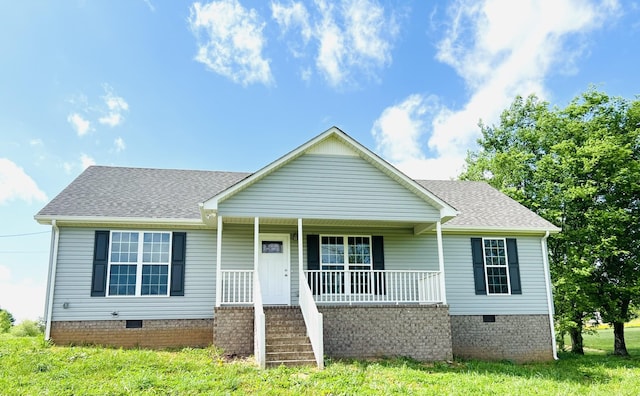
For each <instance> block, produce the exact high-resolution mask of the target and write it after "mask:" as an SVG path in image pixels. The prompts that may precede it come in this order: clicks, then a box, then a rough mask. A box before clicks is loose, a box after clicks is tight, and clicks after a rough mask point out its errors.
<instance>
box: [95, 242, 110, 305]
mask: <svg viewBox="0 0 640 396" xmlns="http://www.w3.org/2000/svg"><path fill="white" fill-rule="evenodd" d="M108 266H109V231H96V233H95V239H94V243H93V275H92V276H91V297H104V296H105V295H106V292H107V267H108Z"/></svg>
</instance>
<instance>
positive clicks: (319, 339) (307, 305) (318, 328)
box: [299, 278, 324, 369]
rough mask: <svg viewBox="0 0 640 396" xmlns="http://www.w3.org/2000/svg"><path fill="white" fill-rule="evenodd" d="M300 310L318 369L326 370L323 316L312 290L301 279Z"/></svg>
mask: <svg viewBox="0 0 640 396" xmlns="http://www.w3.org/2000/svg"><path fill="white" fill-rule="evenodd" d="M299 304H300V310H301V311H302V316H303V317H304V322H305V324H306V326H307V335H308V336H309V341H310V342H311V347H312V348H313V355H314V356H315V358H316V363H317V364H318V368H321V369H322V368H324V336H323V328H322V326H323V324H322V323H323V322H322V314H321V313H320V312H319V311H318V307H317V306H316V303H315V301H314V300H313V295H312V294H311V289H309V285H308V284H307V282H305V280H304V279H303V278H300V298H299Z"/></svg>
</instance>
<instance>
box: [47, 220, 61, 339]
mask: <svg viewBox="0 0 640 396" xmlns="http://www.w3.org/2000/svg"><path fill="white" fill-rule="evenodd" d="M51 229H52V230H53V232H52V233H51V250H50V251H51V253H50V255H49V279H47V298H46V306H45V308H46V313H45V315H46V320H47V322H46V327H45V332H44V339H45V340H46V341H48V340H49V339H50V338H51V317H52V316H53V293H54V289H55V284H56V269H57V266H58V245H59V243H60V229H59V228H58V226H57V224H56V220H55V219H53V220H51Z"/></svg>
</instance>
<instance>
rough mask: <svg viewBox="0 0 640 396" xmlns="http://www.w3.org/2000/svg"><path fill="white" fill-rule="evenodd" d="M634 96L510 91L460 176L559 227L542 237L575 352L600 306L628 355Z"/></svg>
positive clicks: (635, 178)
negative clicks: (563, 101) (569, 97)
mask: <svg viewBox="0 0 640 396" xmlns="http://www.w3.org/2000/svg"><path fill="white" fill-rule="evenodd" d="M639 127H640V103H639V102H638V101H634V102H631V101H628V100H624V99H621V98H610V97H608V96H607V95H606V94H604V93H601V92H597V91H595V90H593V89H590V90H588V91H587V92H585V93H584V94H582V95H580V96H579V97H577V98H575V99H574V100H573V101H571V103H570V104H569V105H568V106H567V107H566V108H564V109H560V108H550V106H549V104H548V103H546V102H543V101H541V100H539V99H538V98H537V97H536V96H530V97H528V98H527V99H523V98H520V97H518V98H516V99H515V101H514V102H513V104H512V105H511V107H510V108H509V109H507V110H505V111H504V112H503V114H502V115H501V118H500V123H499V125H497V126H491V127H488V126H485V125H482V124H481V125H480V128H481V132H482V137H481V138H480V139H479V141H478V143H479V147H480V150H479V151H477V152H471V153H469V155H468V157H467V170H466V171H465V172H464V173H463V174H462V175H461V178H462V179H472V180H486V181H487V182H489V183H490V184H491V185H493V186H494V187H496V188H498V189H500V190H502V191H503V192H505V193H506V194H508V195H509V196H511V197H512V198H514V199H516V200H518V201H519V202H521V203H522V204H523V205H525V206H527V207H529V208H530V209H532V210H533V211H535V212H537V213H538V214H540V215H541V216H542V217H544V218H546V219H547V220H549V221H551V222H552V223H554V224H555V225H557V226H559V227H561V228H562V232H561V233H560V234H558V235H553V236H551V237H550V238H549V253H550V263H551V273H552V279H553V286H554V296H555V304H556V322H557V323H558V324H559V326H560V329H559V330H560V333H561V334H562V333H564V332H568V333H569V334H570V336H571V340H572V351H573V352H576V353H583V348H582V332H583V323H584V319H585V318H586V317H588V316H590V315H592V314H593V312H594V311H600V312H601V313H602V315H603V318H604V320H605V321H607V322H609V323H612V324H613V326H614V332H615V345H614V347H615V349H614V350H615V353H617V354H621V355H625V354H627V351H626V346H625V345H624V325H623V324H624V322H626V321H628V320H629V319H631V316H632V310H631V308H632V305H633V301H634V299H637V298H638V297H640V290H639V289H638V279H639V276H638V273H639V272H638V270H639V269H640V268H639V260H638V236H639V232H638V229H639V227H640V221H639V219H640V217H639V210H638V206H639V203H638V197H640V188H639V186H640V182H639V180H640V165H639V164H640V162H639V161H640V160H639V158H640V156H639V151H640V150H639V146H640V138H639V136H640V128H639Z"/></svg>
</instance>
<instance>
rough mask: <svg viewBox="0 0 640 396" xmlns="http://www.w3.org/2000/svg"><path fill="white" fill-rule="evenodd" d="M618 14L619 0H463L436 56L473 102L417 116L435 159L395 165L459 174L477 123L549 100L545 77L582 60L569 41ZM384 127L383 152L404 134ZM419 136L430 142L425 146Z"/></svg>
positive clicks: (422, 172)
mask: <svg viewBox="0 0 640 396" xmlns="http://www.w3.org/2000/svg"><path fill="white" fill-rule="evenodd" d="M617 9H618V5H617V3H616V2H614V1H605V2H603V3H599V4H596V3H593V2H578V1H577V0H564V1H555V2H545V1H542V2H534V1H528V2H513V1H509V0H487V1H484V2H482V3H478V2H476V1H471V0H464V1H458V2H456V3H454V4H452V5H451V6H450V7H449V9H448V18H449V20H448V23H447V25H446V29H444V31H445V34H444V37H443V38H442V40H441V41H440V42H439V43H438V52H437V59H438V60H440V61H441V62H444V63H446V64H448V65H450V66H451V67H452V68H453V69H454V70H455V71H456V72H457V73H458V75H459V76H460V77H461V78H462V79H463V80H464V81H465V83H466V85H467V87H468V90H469V97H468V100H467V102H466V103H465V104H464V105H463V106H461V108H459V109H450V108H446V107H440V108H438V109H433V111H427V112H425V114H424V117H415V118H413V125H414V126H416V127H417V128H420V133H419V134H418V135H417V136H415V135H412V136H411V138H412V139H413V145H414V147H418V148H419V150H421V151H424V150H425V149H427V151H429V153H430V155H428V156H427V155H425V157H424V158H422V159H421V158H420V157H419V156H415V155H414V154H413V153H412V152H411V151H408V152H407V154H406V155H405V156H404V157H402V158H399V159H396V161H397V162H398V163H403V162H404V163H405V166H406V167H407V168H410V169H411V170H410V172H411V173H410V175H412V176H413V177H429V178H450V177H455V176H456V175H457V174H459V173H460V171H461V169H462V165H463V164H464V158H465V156H466V151H467V150H468V149H470V148H472V147H473V146H474V144H475V140H476V139H477V137H478V136H479V132H480V131H479V128H478V121H479V120H480V119H482V120H483V121H484V122H485V123H488V124H491V123H494V122H497V121H498V119H499V115H500V113H501V112H502V110H503V109H505V108H506V107H508V106H509V104H510V103H511V102H512V101H513V99H514V97H515V96H516V95H522V96H527V95H529V94H531V93H535V94H537V95H538V96H540V97H543V98H544V97H545V96H547V95H548V93H547V88H546V86H545V79H546V78H547V77H548V76H549V75H550V74H551V73H554V72H558V71H560V72H567V71H570V70H572V69H574V70H575V67H572V66H571V65H574V64H575V62H576V61H577V59H578V56H579V55H581V51H582V49H583V46H582V45H578V46H576V45H575V43H572V46H569V45H568V44H567V39H568V38H576V39H578V42H580V39H581V38H584V34H585V33H588V32H589V31H592V30H594V29H597V28H599V27H601V26H602V25H603V23H604V22H605V21H606V20H608V19H611V18H612V17H614V16H615V14H616V13H617ZM567 65H569V66H567ZM392 108H395V106H394V107H392ZM387 110H389V109H387ZM387 110H385V112H386V111H387ZM383 115H384V112H383ZM381 118H382V116H381ZM378 121H380V120H378ZM385 130H386V131H387V132H386V134H380V133H377V132H376V128H375V126H374V130H373V131H372V132H373V133H374V136H377V137H376V140H377V142H378V144H379V146H380V148H379V149H380V150H381V151H382V152H384V150H386V149H387V146H388V145H389V144H390V143H388V142H389V141H393V139H394V136H396V134H400V135H401V136H402V134H403V133H404V132H402V130H401V129H400V128H394V127H389V128H387V129H385ZM387 135H388V136H389V137H387V138H386V140H381V138H380V136H387ZM422 139H428V141H427V145H426V147H425V146H424V144H423V142H422V141H421V140H422ZM409 164H411V166H409ZM434 172H435V174H434Z"/></svg>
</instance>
